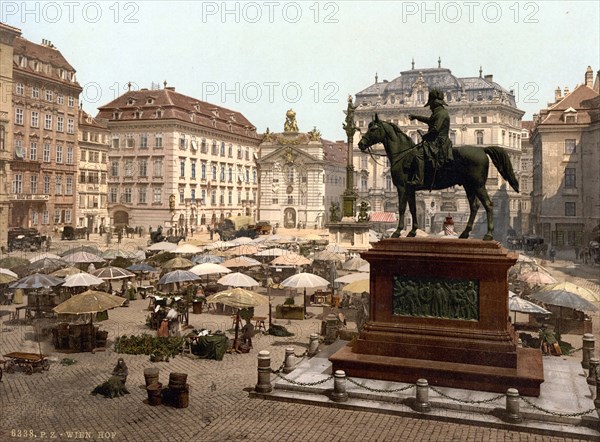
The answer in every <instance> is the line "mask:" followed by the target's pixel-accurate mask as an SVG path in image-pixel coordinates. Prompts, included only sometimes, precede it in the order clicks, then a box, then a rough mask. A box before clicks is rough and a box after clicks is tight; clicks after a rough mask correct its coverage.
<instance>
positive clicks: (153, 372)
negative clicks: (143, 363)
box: [144, 368, 158, 387]
mask: <svg viewBox="0 0 600 442" xmlns="http://www.w3.org/2000/svg"><path fill="white" fill-rule="evenodd" d="M144 379H145V380H146V387H149V386H150V385H152V384H158V368H144Z"/></svg>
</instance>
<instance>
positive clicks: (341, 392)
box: [331, 370, 348, 402]
mask: <svg viewBox="0 0 600 442" xmlns="http://www.w3.org/2000/svg"><path fill="white" fill-rule="evenodd" d="M331 400H332V401H334V402H346V401H347V400H348V392H346V372H345V371H344V370H336V372H335V373H334V374H333V393H331Z"/></svg>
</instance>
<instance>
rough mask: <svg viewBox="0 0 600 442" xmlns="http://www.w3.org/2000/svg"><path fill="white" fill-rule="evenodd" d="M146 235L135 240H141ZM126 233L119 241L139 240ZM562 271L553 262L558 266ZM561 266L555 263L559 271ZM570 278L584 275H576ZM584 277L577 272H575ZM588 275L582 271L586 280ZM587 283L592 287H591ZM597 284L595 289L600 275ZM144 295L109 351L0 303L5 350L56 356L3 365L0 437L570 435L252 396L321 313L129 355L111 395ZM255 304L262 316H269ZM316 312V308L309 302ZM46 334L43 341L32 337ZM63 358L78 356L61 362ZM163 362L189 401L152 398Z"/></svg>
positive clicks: (125, 312) (122, 320)
mask: <svg viewBox="0 0 600 442" xmlns="http://www.w3.org/2000/svg"><path fill="white" fill-rule="evenodd" d="M140 241H141V240H139V241H138V240H136V242H137V243H139V242H140ZM136 242H134V241H131V243H128V242H127V240H124V245H123V247H131V248H135V247H136V245H135V243H136ZM554 270H557V269H554V268H553V271H554ZM557 271H558V270H557ZM573 278H581V277H580V276H573ZM577 280H578V281H579V279H577ZM587 280H588V279H585V278H584V279H581V282H582V283H585V282H586V281H587ZM588 288H590V286H588ZM591 288H593V289H595V290H598V286H597V284H596V285H595V286H591ZM146 307H147V301H145V300H136V301H132V302H131V305H130V306H129V307H123V308H118V309H115V310H111V311H110V312H109V319H108V320H107V321H104V322H102V323H101V328H102V329H103V330H107V331H109V337H108V341H109V343H108V348H107V349H106V351H104V352H96V353H94V354H92V353H76V354H63V353H58V352H56V351H55V350H54V349H53V346H52V344H51V343H50V342H49V340H48V338H47V336H45V334H44V330H43V329H44V328H47V327H48V326H49V324H48V323H46V324H41V325H38V326H37V327H35V328H34V326H33V325H31V324H13V323H9V322H6V319H7V316H6V313H7V311H10V310H13V309H14V308H15V306H14V305H13V306H2V308H1V309H0V310H1V311H2V312H1V313H0V314H1V315H2V316H0V354H5V353H8V352H12V351H32V352H36V351H38V345H39V346H41V350H42V351H43V352H44V353H47V354H49V355H50V357H51V361H52V362H51V368H50V370H49V371H47V372H43V373H34V374H33V375H31V376H28V375H26V374H25V373H23V372H20V371H17V372H16V373H12V374H7V373H5V374H4V377H3V379H2V382H1V383H0V440H1V441H13V440H32V439H37V440H44V439H54V440H72V439H93V440H104V439H109V440H115V441H238V440H248V441H259V440H260V441H355V440H363V441H421V440H422V441H562V440H573V439H563V438H557V437H548V436H542V435H533V434H528V433H524V432H512V431H506V430H500V429H493V428H485V427H480V426H470V425H464V424H455V423H445V422H438V421H431V420H427V419H414V418H406V417H398V416H393V415H389V414H382V413H373V412H364V411H350V410H342V409H338V408H328V407H315V406H310V405H302V404H297V403H285V402H275V401H264V400H259V399H251V398H249V397H248V390H250V389H252V388H253V387H254V385H255V384H256V378H257V375H256V364H257V362H256V361H257V353H258V352H259V351H260V350H269V351H270V352H271V357H272V362H271V364H272V367H273V368H277V367H279V366H280V365H281V363H282V361H283V356H284V351H285V348H286V347H290V346H291V347H294V348H295V352H296V353H301V352H302V351H303V350H304V348H305V347H306V345H307V343H308V338H309V335H310V334H311V333H314V332H317V331H319V329H320V321H319V320H318V319H316V318H315V319H309V320H304V321H291V322H288V321H281V320H280V321H279V322H278V323H279V324H281V325H284V326H285V327H286V328H288V330H290V331H291V332H293V333H295V336H293V337H289V338H278V337H272V336H266V335H257V336H256V337H255V339H254V340H253V344H254V348H253V349H252V350H251V351H250V353H248V354H227V355H225V357H224V359H223V361H214V360H198V359H191V358H189V357H185V356H178V357H176V358H174V359H171V361H170V362H159V363H152V362H150V360H149V357H148V356H142V355H125V356H124V357H125V360H126V362H127V365H128V367H129V377H128V380H127V386H128V388H129V390H130V394H129V395H126V396H123V397H119V398H114V399H106V398H104V397H102V396H100V395H98V396H93V395H91V394H90V392H91V390H92V389H93V388H94V387H95V386H96V385H98V384H100V383H102V382H104V381H106V380H107V379H108V377H109V376H110V373H111V371H112V369H113V367H114V365H115V363H116V360H117V358H118V355H117V354H116V353H115V352H114V349H113V345H112V344H113V343H114V340H115V338H116V337H117V336H120V335H131V334H141V333H143V332H148V329H147V328H146V327H145V325H144V320H145V317H146V315H147V313H148V311H147V310H146ZM261 308H262V309H264V310H260V309H259V310H257V312H256V314H257V315H261V314H262V315H263V316H265V315H266V307H261ZM309 311H312V312H313V313H320V309H316V308H309ZM190 324H191V325H192V326H193V327H195V328H208V329H211V330H216V329H221V330H227V329H230V328H231V318H230V317H229V316H220V315H214V314H207V313H204V314H201V315H194V314H190ZM38 336H42V339H41V342H40V344H38V340H37V339H36V338H37V337H38ZM65 357H69V358H72V359H75V360H76V361H77V363H75V364H73V365H70V366H63V365H61V364H60V363H59V361H60V360H62V359H63V358H65ZM149 367H158V368H159V369H160V378H161V382H163V383H166V382H168V376H169V373H171V372H182V373H187V374H188V383H189V384H190V386H191V391H190V401H189V407H188V408H184V409H175V408H170V407H166V406H156V407H151V406H149V405H147V404H146V403H144V400H145V399H146V398H147V394H146V391H145V390H144V389H143V388H142V386H143V384H144V376H143V371H144V368H149Z"/></svg>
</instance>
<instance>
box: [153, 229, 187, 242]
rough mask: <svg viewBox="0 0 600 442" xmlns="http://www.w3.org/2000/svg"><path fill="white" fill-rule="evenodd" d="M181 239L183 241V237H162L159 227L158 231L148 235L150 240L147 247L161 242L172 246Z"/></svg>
mask: <svg viewBox="0 0 600 442" xmlns="http://www.w3.org/2000/svg"><path fill="white" fill-rule="evenodd" d="M183 239H184V237H183V236H176V235H169V236H165V235H163V229H162V226H159V227H158V229H156V230H155V231H153V232H151V233H150V240H149V241H148V245H149V246H151V245H152V244H155V243H157V242H163V241H167V242H172V243H173V244H178V243H179V241H181V240H183Z"/></svg>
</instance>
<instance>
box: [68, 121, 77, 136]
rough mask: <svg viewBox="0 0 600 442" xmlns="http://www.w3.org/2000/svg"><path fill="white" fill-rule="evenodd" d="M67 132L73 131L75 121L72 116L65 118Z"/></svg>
mask: <svg viewBox="0 0 600 442" xmlns="http://www.w3.org/2000/svg"><path fill="white" fill-rule="evenodd" d="M67 133H68V134H72V133H75V122H74V121H73V119H72V118H67Z"/></svg>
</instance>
